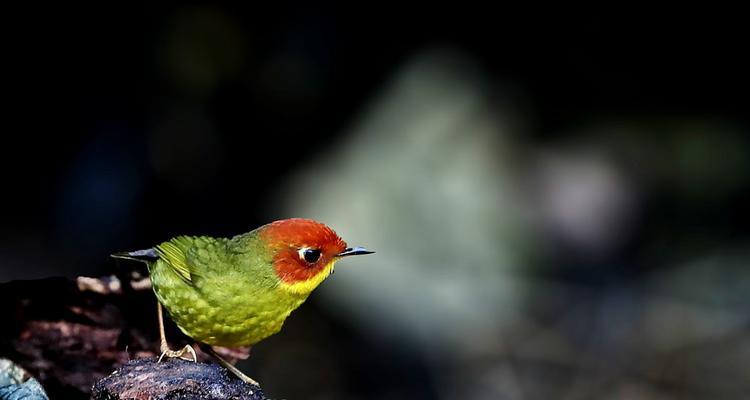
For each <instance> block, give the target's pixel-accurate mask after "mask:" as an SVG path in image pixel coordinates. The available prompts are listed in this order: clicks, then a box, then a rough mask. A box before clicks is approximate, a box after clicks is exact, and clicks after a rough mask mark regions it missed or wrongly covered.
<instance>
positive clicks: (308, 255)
mask: <svg viewBox="0 0 750 400" xmlns="http://www.w3.org/2000/svg"><path fill="white" fill-rule="evenodd" d="M299 258H301V259H302V260H304V261H305V262H306V263H309V264H313V263H316V262H318V260H319V259H320V250H318V249H308V248H301V249H300V250H299Z"/></svg>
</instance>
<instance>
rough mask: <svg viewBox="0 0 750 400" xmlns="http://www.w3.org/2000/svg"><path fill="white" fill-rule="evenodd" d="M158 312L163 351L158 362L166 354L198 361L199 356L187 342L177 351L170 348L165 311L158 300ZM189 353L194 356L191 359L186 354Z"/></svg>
mask: <svg viewBox="0 0 750 400" xmlns="http://www.w3.org/2000/svg"><path fill="white" fill-rule="evenodd" d="M156 313H157V314H158V315H159V337H160V343H159V350H160V351H161V355H160V356H159V360H158V361H156V362H158V363H159V362H161V360H162V358H164V356H166V357H167V358H180V359H183V360H186V361H192V362H198V356H196V354H195V350H194V349H193V347H192V346H190V345H189V344H186V345H185V347H183V348H182V349H180V350H176V351H175V350H172V349H170V348H169V344H168V343H167V335H165V334H164V313H163V312H162V310H161V303H159V302H158V301H157V302H156ZM187 353H190V355H192V356H193V358H192V359H191V358H189V357H187V356H185V354H187Z"/></svg>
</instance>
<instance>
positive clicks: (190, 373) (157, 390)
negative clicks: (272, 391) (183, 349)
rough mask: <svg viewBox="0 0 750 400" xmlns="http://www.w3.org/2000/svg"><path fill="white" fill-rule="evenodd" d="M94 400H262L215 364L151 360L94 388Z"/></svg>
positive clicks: (253, 388)
mask: <svg viewBox="0 0 750 400" xmlns="http://www.w3.org/2000/svg"><path fill="white" fill-rule="evenodd" d="M91 398H92V399H94V400H121V399H122V400H124V399H133V400H140V399H215V400H221V399H237V400H262V399H266V397H265V396H264V395H263V392H262V391H261V390H260V388H259V387H258V386H254V385H250V384H247V383H245V382H242V381H241V380H239V379H238V378H236V377H235V376H234V375H232V374H231V373H230V372H229V371H227V370H226V369H224V368H222V367H220V366H219V365H216V364H209V363H193V362H190V361H184V360H179V359H171V360H167V361H164V362H161V363H157V362H156V359H155V358H142V359H138V360H133V361H130V362H128V363H127V364H125V365H123V366H122V367H121V368H119V369H118V370H116V371H115V372H113V373H112V374H110V375H109V376H107V377H105V378H104V379H102V380H100V381H99V382H97V383H96V384H95V385H94V388H93V391H92V395H91Z"/></svg>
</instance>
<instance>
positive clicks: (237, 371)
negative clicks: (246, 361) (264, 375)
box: [230, 369, 260, 387]
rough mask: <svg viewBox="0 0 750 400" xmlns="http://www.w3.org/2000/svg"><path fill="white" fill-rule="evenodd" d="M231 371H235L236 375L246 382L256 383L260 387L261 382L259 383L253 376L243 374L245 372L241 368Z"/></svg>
mask: <svg viewBox="0 0 750 400" xmlns="http://www.w3.org/2000/svg"><path fill="white" fill-rule="evenodd" d="M230 371H232V372H233V373H234V374H235V375H236V376H237V377H238V378H240V379H241V380H242V381H243V382H245V383H249V384H251V385H255V386H258V387H260V383H258V382H257V381H256V380H255V379H253V378H251V377H249V376H247V375H245V374H243V373H242V372H241V371H240V370H238V369H234V370H230Z"/></svg>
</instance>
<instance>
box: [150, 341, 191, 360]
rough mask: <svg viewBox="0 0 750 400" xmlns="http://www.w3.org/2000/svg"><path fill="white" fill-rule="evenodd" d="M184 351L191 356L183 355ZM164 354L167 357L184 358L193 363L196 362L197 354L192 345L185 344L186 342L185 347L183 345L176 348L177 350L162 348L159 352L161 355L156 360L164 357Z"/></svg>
mask: <svg viewBox="0 0 750 400" xmlns="http://www.w3.org/2000/svg"><path fill="white" fill-rule="evenodd" d="M186 353H190V355H191V356H192V358H190V357H187V356H185V354H186ZM164 356H166V357H167V358H179V359H181V360H185V361H192V362H194V363H197V362H198V355H197V354H195V350H194V349H193V347H192V346H190V345H187V344H186V345H185V347H183V348H182V349H180V350H177V351H175V350H171V349H169V348H167V349H164V350H163V351H162V352H161V355H160V356H159V359H158V360H157V361H156V362H157V363H160V362H161V360H162V359H163V358H164Z"/></svg>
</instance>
